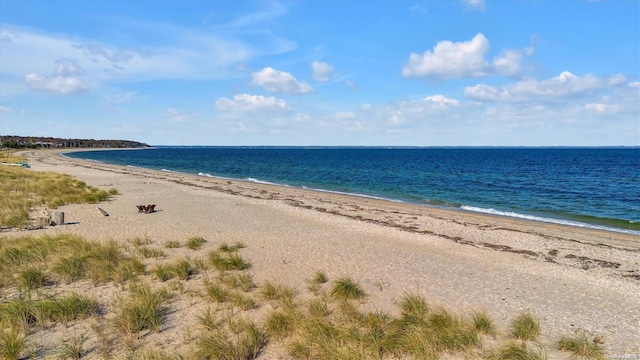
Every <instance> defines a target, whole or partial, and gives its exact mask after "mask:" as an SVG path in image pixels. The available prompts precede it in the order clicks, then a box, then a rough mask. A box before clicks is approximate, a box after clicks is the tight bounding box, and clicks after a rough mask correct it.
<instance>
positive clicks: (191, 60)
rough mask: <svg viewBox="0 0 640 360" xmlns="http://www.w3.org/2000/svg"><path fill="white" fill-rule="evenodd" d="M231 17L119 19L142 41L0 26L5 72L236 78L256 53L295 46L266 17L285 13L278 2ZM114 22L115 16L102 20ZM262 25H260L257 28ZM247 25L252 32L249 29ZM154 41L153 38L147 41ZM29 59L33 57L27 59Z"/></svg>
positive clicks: (90, 79) (96, 77) (95, 77)
mask: <svg viewBox="0 0 640 360" xmlns="http://www.w3.org/2000/svg"><path fill="white" fill-rule="evenodd" d="M261 7H262V8H263V9H261V10H259V11H256V12H252V13H249V14H247V15H243V16H242V17H240V18H236V19H231V21H230V22H229V23H227V24H222V25H220V26H217V27H206V28H202V27H200V28H195V27H194V28H189V27H180V26H175V25H172V24H169V23H157V22H156V23H152V22H148V23H145V22H141V21H139V20H136V21H133V20H128V19H126V18H121V19H119V20H118V22H117V23H116V24H110V25H114V26H116V27H117V28H118V31H120V32H122V33H128V34H131V36H135V37H136V39H137V40H138V43H139V44H140V45H138V46H135V47H131V46H122V45H121V44H119V43H117V40H114V41H113V42H110V41H102V40H98V39H93V38H88V37H79V36H77V35H68V34H62V33H55V34H53V33H50V32H44V31H40V30H34V29H32V28H20V27H15V26H10V25H2V26H0V41H1V44H2V51H0V63H1V64H2V69H1V71H2V73H3V75H8V76H11V77H14V78H22V77H24V75H25V74H30V73H35V74H48V73H49V71H50V70H51V67H52V65H54V64H55V71H54V73H53V74H52V75H51V76H54V77H55V76H63V77H68V76H78V75H85V76H87V78H86V80H85V82H86V83H87V84H90V85H91V88H96V87H97V86H96V85H99V84H100V83H103V82H105V81H111V80H117V81H123V80H124V81H148V80H167V79H197V80H205V79H227V78H230V77H237V76H238V75H237V74H236V71H235V69H234V67H235V66H236V65H238V64H242V63H247V62H248V61H249V60H250V59H252V58H253V57H256V56H263V55H271V54H281V53H284V52H287V51H290V50H291V49H294V48H295V47H296V44H295V43H294V42H292V41H290V40H288V39H286V38H284V37H282V36H280V35H278V34H276V33H274V32H273V31H270V30H264V29H263V28H262V26H264V25H265V23H264V22H263V21H267V22H268V21H274V20H275V18H276V17H278V16H280V15H283V14H285V13H286V8H284V7H282V6H280V5H277V4H275V5H273V6H271V5H270V4H266V3H265V4H264V6H261ZM104 21H105V22H109V21H111V22H113V20H104ZM257 24H260V27H258V28H257V29H256V28H252V27H255V26H256V25H257ZM248 28H249V29H250V30H251V31H247V30H248ZM147 39H152V41H146V40H147ZM25 59H29V61H25Z"/></svg>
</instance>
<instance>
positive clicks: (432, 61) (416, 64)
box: [402, 34, 489, 78]
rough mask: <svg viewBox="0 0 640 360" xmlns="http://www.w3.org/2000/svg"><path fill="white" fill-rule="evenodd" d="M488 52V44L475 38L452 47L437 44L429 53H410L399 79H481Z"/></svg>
mask: <svg viewBox="0 0 640 360" xmlns="http://www.w3.org/2000/svg"><path fill="white" fill-rule="evenodd" d="M488 50H489V41H488V40H487V38H486V37H485V36H484V35H483V34H477V35H476V36H474V37H473V39H471V40H470V41H463V42H458V43H454V42H451V41H440V42H438V44H436V46H435V47H434V48H433V52H432V51H429V50H427V51H425V52H424V54H422V55H420V54H416V53H412V54H411V55H409V63H408V64H407V65H406V66H405V67H404V68H403V69H402V76H404V77H417V76H437V77H443V78H455V77H467V76H483V75H486V73H487V68H488V66H489V63H488V62H487V61H486V60H485V58H484V55H485V54H486V53H487V51H488Z"/></svg>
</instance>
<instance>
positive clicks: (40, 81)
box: [25, 74, 89, 95]
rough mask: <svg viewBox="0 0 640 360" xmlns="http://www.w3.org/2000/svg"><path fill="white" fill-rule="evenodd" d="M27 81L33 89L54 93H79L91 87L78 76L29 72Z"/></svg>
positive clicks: (26, 77)
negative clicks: (51, 75)
mask: <svg viewBox="0 0 640 360" xmlns="http://www.w3.org/2000/svg"><path fill="white" fill-rule="evenodd" d="M25 81H26V83H27V86H29V87H30V88H31V89H33V90H37V91H44V92H50V93H54V94H64V95H66V94H78V93H82V92H85V91H87V90H89V87H88V86H87V85H85V84H84V83H83V82H82V81H80V79H78V78H76V77H65V76H55V77H49V76H43V75H38V74H27V75H26V76H25Z"/></svg>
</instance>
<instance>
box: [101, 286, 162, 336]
mask: <svg viewBox="0 0 640 360" xmlns="http://www.w3.org/2000/svg"><path fill="white" fill-rule="evenodd" d="M171 297H172V295H171V293H169V292H168V291H167V290H164V289H161V290H157V291H154V290H152V289H151V287H150V286H149V285H147V284H144V283H134V284H132V285H131V288H130V289H129V291H128V295H127V296H126V297H122V298H120V299H118V306H117V309H116V314H115V318H114V320H113V324H114V326H115V327H116V328H117V329H118V330H120V331H122V332H124V333H128V334H132V333H139V332H140V331H142V330H145V329H148V330H151V331H159V330H160V327H161V326H162V321H163V318H164V315H165V304H166V303H167V301H169V300H170V299H171Z"/></svg>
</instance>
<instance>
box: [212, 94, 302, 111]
mask: <svg viewBox="0 0 640 360" xmlns="http://www.w3.org/2000/svg"><path fill="white" fill-rule="evenodd" d="M215 106H216V109H218V110H220V111H225V112H288V111H290V109H289V106H287V103H286V102H285V101H284V100H282V99H276V98H275V97H273V96H269V97H265V96H262V95H249V94H237V95H234V96H233V99H228V98H226V97H221V98H219V99H218V100H216V104H215Z"/></svg>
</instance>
